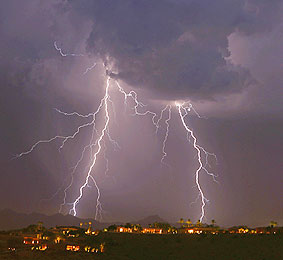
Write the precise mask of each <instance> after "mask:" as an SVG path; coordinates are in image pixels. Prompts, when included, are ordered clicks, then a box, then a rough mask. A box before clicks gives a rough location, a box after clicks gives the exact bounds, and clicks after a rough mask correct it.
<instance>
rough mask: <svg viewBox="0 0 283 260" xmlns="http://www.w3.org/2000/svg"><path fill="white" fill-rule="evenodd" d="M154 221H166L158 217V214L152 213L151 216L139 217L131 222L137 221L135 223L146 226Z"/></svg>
mask: <svg viewBox="0 0 283 260" xmlns="http://www.w3.org/2000/svg"><path fill="white" fill-rule="evenodd" d="M154 222H161V223H165V222H167V221H166V220H164V219H162V218H160V217H159V216H158V215H152V216H148V217H146V218H143V219H140V220H138V221H134V222H132V223H137V224H140V225H141V226H143V227H148V225H149V224H153V223H154Z"/></svg>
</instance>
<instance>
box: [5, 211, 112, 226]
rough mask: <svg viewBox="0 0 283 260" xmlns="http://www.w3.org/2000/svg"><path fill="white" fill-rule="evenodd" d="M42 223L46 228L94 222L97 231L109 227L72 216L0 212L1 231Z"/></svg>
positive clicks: (105, 224)
mask: <svg viewBox="0 0 283 260" xmlns="http://www.w3.org/2000/svg"><path fill="white" fill-rule="evenodd" d="M38 221H42V222H43V225H44V226H45V227H46V228H50V227H55V226H79V225H80V223H81V222H90V221H91V222H92V223H93V227H94V228H95V229H102V228H104V227H107V226H108V224H107V223H100V222H98V221H96V220H94V219H80V218H78V217H74V216H72V215H62V214H59V213H57V214H54V215H51V216H47V215H44V214H40V213H31V214H25V213H17V212H15V211H13V210H10V209H4V210H1V211H0V230H13V229H20V228H24V227H27V226H29V225H32V224H37V222H38Z"/></svg>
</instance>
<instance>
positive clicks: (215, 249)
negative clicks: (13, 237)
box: [0, 233, 283, 260]
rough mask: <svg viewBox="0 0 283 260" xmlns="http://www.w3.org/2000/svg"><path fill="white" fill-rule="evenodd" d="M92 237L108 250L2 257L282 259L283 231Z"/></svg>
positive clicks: (0, 256)
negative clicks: (95, 252) (102, 251)
mask: <svg viewBox="0 0 283 260" xmlns="http://www.w3.org/2000/svg"><path fill="white" fill-rule="evenodd" d="M93 239H95V240H99V241H104V242H105V249H106V251H105V253H103V254H101V255H97V254H90V253H82V252H66V251H51V250H50V251H48V250H47V251H45V252H33V251H29V250H22V251H21V250H19V251H18V252H17V253H15V254H11V253H4V252H3V251H2V252H1V254H0V259H1V260H2V259H20V260H21V259H149V260H151V259H159V260H163V259H172V260H173V259H174V260H175V259H192V260H202V259H210V260H213V259H215V260H220V259H225V260H233V259H235V260H241V259H247V260H254V259H261V260H276V259H283V240H282V235H247V234H245V235H240V234H235V235H234V234H220V235H181V234H179V235H145V234H119V233H118V234H117V233H102V234H100V235H98V236H97V237H95V238H93ZM1 242H2V243H3V242H4V241H3V240H2V241H1Z"/></svg>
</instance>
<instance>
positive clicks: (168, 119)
mask: <svg viewBox="0 0 283 260" xmlns="http://www.w3.org/2000/svg"><path fill="white" fill-rule="evenodd" d="M167 108H168V118H167V119H166V120H165V124H166V132H165V137H164V140H163V143H162V154H163V155H162V158H161V163H163V164H165V162H164V159H165V157H166V156H167V153H166V151H165V147H166V142H167V140H168V135H169V127H170V126H169V121H170V120H171V105H167V106H166V107H165V109H167ZM162 111H163V110H162ZM158 125H159V122H158Z"/></svg>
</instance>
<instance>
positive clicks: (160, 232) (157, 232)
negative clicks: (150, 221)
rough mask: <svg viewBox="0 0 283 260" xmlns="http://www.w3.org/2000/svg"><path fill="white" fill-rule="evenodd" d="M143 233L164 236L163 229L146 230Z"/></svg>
mask: <svg viewBox="0 0 283 260" xmlns="http://www.w3.org/2000/svg"><path fill="white" fill-rule="evenodd" d="M142 233H144V234H162V229H161V228H144V229H143V230H142Z"/></svg>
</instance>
